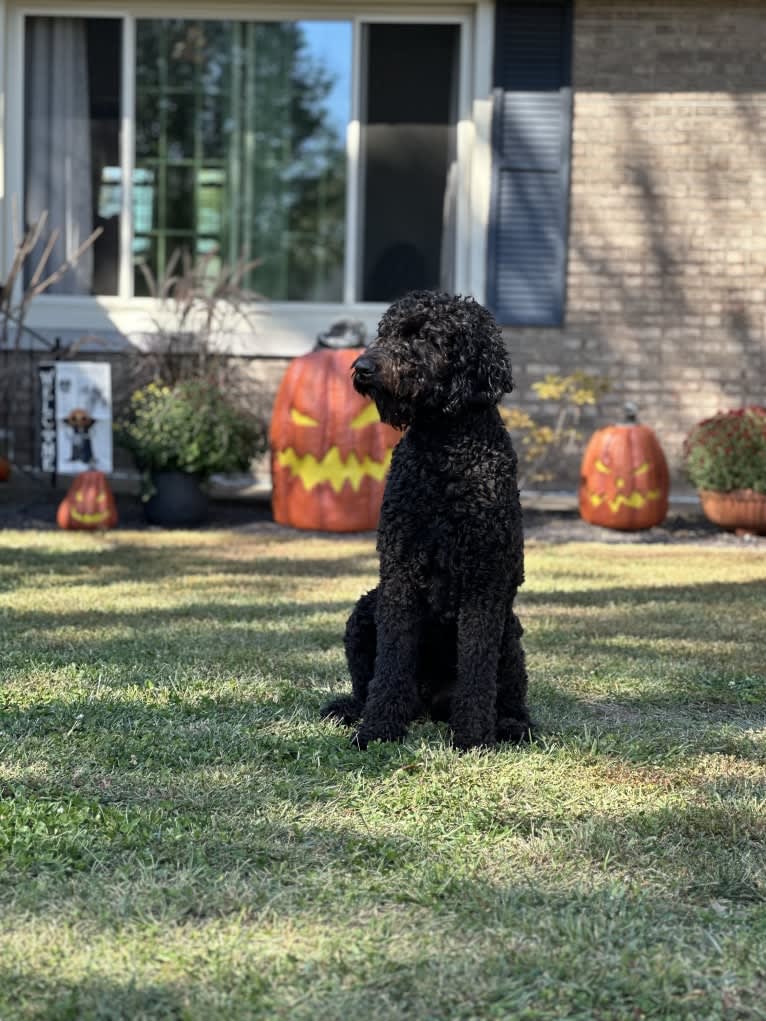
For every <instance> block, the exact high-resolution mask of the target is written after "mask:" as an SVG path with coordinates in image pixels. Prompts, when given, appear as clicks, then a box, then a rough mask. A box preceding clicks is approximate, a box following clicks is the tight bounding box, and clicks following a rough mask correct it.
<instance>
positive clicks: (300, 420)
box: [290, 408, 319, 425]
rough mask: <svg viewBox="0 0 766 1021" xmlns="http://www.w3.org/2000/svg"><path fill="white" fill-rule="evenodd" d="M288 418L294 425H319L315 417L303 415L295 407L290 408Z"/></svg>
mask: <svg viewBox="0 0 766 1021" xmlns="http://www.w3.org/2000/svg"><path fill="white" fill-rule="evenodd" d="M290 418H291V420H292V421H293V422H294V423H295V424H296V425H319V422H317V420H316V419H315V418H312V417H311V415H304V414H303V412H302V411H298V409H297V408H291V409H290Z"/></svg>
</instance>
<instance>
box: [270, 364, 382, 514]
mask: <svg viewBox="0 0 766 1021" xmlns="http://www.w3.org/2000/svg"><path fill="white" fill-rule="evenodd" d="M361 350H362V349H361V348H345V349H341V350H333V349H330V348H320V349H319V350H316V351H312V352H311V354H307V355H303V356H302V357H300V358H296V359H295V360H294V361H293V362H292V363H291V365H290V367H289V368H288V370H287V372H286V373H285V376H284V378H283V380H282V382H281V384H280V387H279V390H278V391H277V397H276V401H275V404H274V411H273V414H272V419H271V429H270V432H269V438H270V442H271V478H272V507H273V512H274V520H275V521H277V522H279V524H281V525H291V526H292V527H293V528H308V529H318V530H321V531H328V532H361V531H366V530H369V529H373V528H376V527H377V524H378V517H379V514H380V504H381V501H382V499H383V489H384V485H385V477H386V473H387V471H388V466H389V464H390V463H391V452H392V450H393V448H394V446H395V445H396V443H397V441H398V440H399V436H400V434H399V433H398V432H397V431H396V430H395V429H392V428H391V427H390V426H387V425H384V424H383V423H382V422H381V421H380V417H379V415H378V412H377V409H376V407H375V405H374V404H373V403H372V401H370V400H368V399H367V398H365V397H362V396H361V395H360V394H358V393H357V392H356V391H355V390H354V388H353V386H352V385H351V363H352V362H353V361H354V359H355V358H357V357H358V356H359V354H360V353H361Z"/></svg>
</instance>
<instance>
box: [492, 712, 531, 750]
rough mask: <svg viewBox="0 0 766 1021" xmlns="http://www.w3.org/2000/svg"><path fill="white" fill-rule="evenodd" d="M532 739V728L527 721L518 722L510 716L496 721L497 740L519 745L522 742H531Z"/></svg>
mask: <svg viewBox="0 0 766 1021" xmlns="http://www.w3.org/2000/svg"><path fill="white" fill-rule="evenodd" d="M533 737H534V726H533V724H532V723H531V722H530V721H529V720H518V719H514V718H513V717H512V716H505V717H503V718H502V719H500V720H498V721H497V740H498V741H512V742H513V743H514V744H521V742H522V741H531V740H532V738H533Z"/></svg>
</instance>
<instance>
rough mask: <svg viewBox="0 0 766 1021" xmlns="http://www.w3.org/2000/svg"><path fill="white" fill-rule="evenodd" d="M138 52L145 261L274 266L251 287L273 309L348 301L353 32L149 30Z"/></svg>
mask: <svg viewBox="0 0 766 1021" xmlns="http://www.w3.org/2000/svg"><path fill="white" fill-rule="evenodd" d="M136 41H137V45H136V52H137V61H138V66H137V68H136V174H137V175H145V176H144V177H143V178H142V179H141V180H142V184H141V187H140V188H139V187H136V186H135V185H134V232H135V242H134V259H135V261H136V262H137V263H138V262H139V261H140V260H141V259H146V260H147V261H148V266H149V269H150V270H151V272H152V274H154V275H155V276H157V275H161V274H162V270H163V269H164V267H165V266H166V265H167V261H168V259H169V258H170V257H171V256H172V254H173V250H174V248H175V247H177V246H179V245H180V246H181V247H183V248H186V249H187V250H188V251H189V252H190V253H191V252H196V253H198V254H200V253H203V252H205V253H209V252H210V251H211V246H213V248H214V247H215V246H216V245H217V247H218V252H219V254H220V257H221V258H222V259H224V260H226V261H227V262H229V263H233V262H236V261H237V260H238V259H239V258H246V259H248V260H249V259H256V258H257V259H260V260H261V262H260V265H259V266H258V267H257V268H256V269H255V270H253V272H252V274H251V276H250V279H249V280H247V281H245V283H246V284H247V286H249V287H252V288H253V289H255V290H256V291H258V292H260V293H261V294H263V295H264V296H266V297H268V298H271V299H275V300H280V299H281V300H286V299H289V300H324V301H338V300H340V299H341V298H342V281H343V257H344V241H345V191H346V161H345V132H346V125H347V123H348V120H349V116H350V77H351V25H350V23H348V22H326V21H323V22H318V21H317V22H309V21H299V22H269V23H256V22H234V21H223V22H212V21H191V20H172V21H171V20H165V21H156V20H153V21H139V22H138V23H137V40H136ZM137 180H138V177H137ZM150 192H151V194H149V193H150ZM142 279H143V274H141V273H138V274H136V287H137V291H138V293H145V290H146V288H145V285H143V284H142V282H141V281H142Z"/></svg>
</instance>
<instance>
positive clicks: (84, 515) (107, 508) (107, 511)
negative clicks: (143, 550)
mask: <svg viewBox="0 0 766 1021" xmlns="http://www.w3.org/2000/svg"><path fill="white" fill-rule="evenodd" d="M56 521H57V523H58V525H59V528H84V529H90V530H95V529H99V528H114V526H115V525H116V524H117V521H118V517H117V506H116V504H115V502H114V494H113V493H112V490H111V489H110V487H109V483H108V482H107V479H106V475H104V473H103V472H97V471H87V472H82V473H81V474H80V475H78V476H77V477H76V478H75V479H74V481H73V482H72V485H71V486H70V487H69V492H68V493H67V495H66V496H65V497H64V499H63V500H62V501H61V503H60V504H59V509H58V511H57V512H56Z"/></svg>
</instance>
